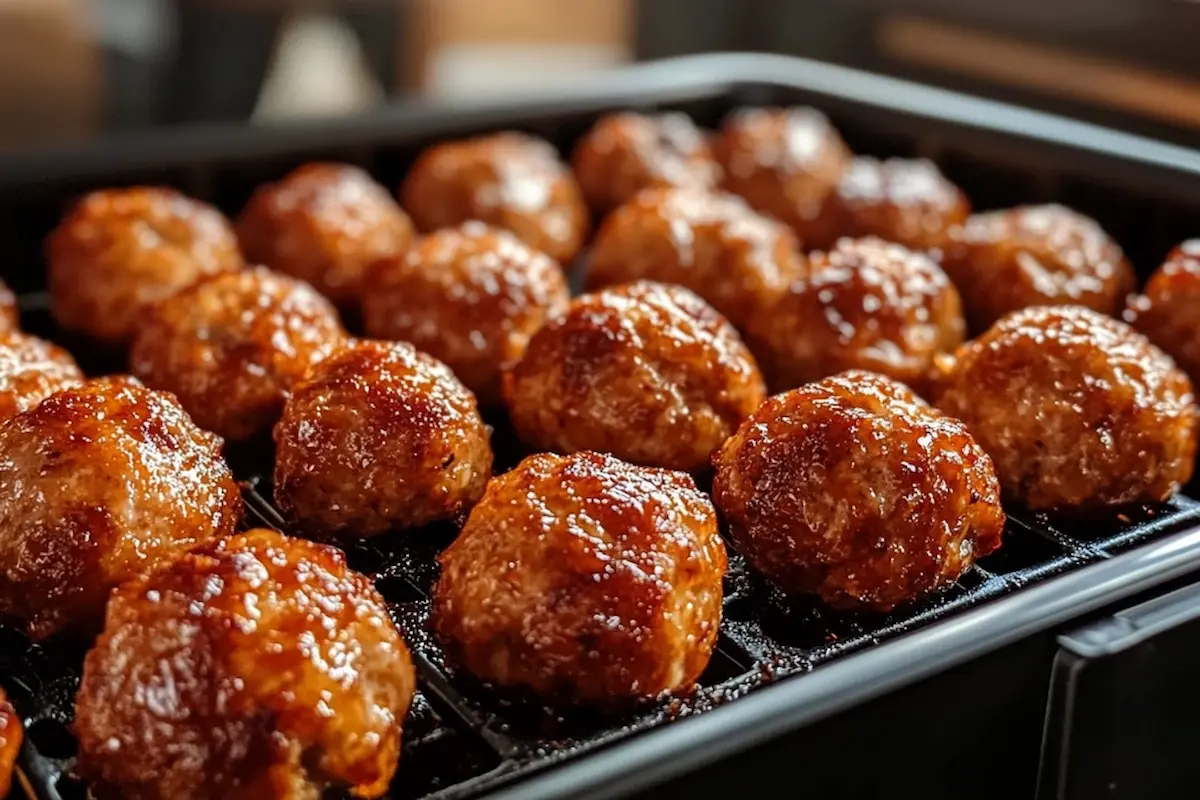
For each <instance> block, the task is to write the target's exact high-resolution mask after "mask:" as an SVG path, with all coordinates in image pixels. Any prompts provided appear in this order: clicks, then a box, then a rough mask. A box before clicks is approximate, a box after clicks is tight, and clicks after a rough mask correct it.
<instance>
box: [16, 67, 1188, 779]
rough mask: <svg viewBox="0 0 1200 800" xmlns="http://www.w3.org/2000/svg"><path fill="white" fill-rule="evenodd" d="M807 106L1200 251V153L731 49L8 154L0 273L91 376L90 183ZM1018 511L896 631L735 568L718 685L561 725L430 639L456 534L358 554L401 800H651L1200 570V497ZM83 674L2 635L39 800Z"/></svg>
mask: <svg viewBox="0 0 1200 800" xmlns="http://www.w3.org/2000/svg"><path fill="white" fill-rule="evenodd" d="M791 103H805V104H811V105H815V106H817V107H819V108H822V109H823V110H825V111H826V112H827V113H828V114H829V115H830V116H831V118H832V119H833V121H834V123H835V124H836V125H837V126H838V128H839V129H840V130H841V131H842V132H843V135H844V136H845V137H846V139H847V141H848V142H849V143H850V145H851V146H852V147H853V148H854V149H855V150H856V151H858V152H861V153H867V154H873V155H879V156H887V155H899V156H910V157H911V156H924V157H928V158H932V159H934V160H935V161H937V162H938V163H939V165H940V166H941V167H942V169H943V170H944V171H945V172H946V173H947V174H948V175H949V177H950V178H951V179H952V180H954V181H956V182H957V183H958V184H959V185H961V186H962V187H963V188H964V189H965V190H966V191H967V193H968V194H969V195H970V196H971V198H972V200H973V201H974V203H975V206H976V207H977V208H991V207H1002V206H1006V205H1012V204H1016V203H1019V202H1035V201H1050V200H1054V201H1059V202H1063V203H1066V204H1068V205H1070V206H1072V207H1074V208H1077V209H1079V210H1081V211H1083V212H1085V213H1089V214H1091V215H1093V216H1095V217H1096V218H1098V219H1099V220H1100V221H1101V223H1102V224H1103V225H1104V226H1105V227H1106V228H1107V229H1108V230H1109V231H1110V232H1112V233H1113V234H1114V235H1115V236H1116V237H1117V238H1118V240H1119V241H1120V242H1121V244H1122V245H1123V246H1124V247H1125V249H1126V251H1127V252H1128V253H1129V255H1130V257H1131V258H1132V260H1133V261H1134V263H1135V264H1136V265H1137V266H1138V268H1139V270H1140V271H1141V272H1142V273H1143V275H1144V274H1145V273H1146V272H1148V271H1149V270H1150V269H1152V268H1153V267H1154V266H1155V265H1156V264H1157V263H1158V261H1159V260H1161V257H1162V256H1163V254H1164V253H1165V252H1166V251H1167V249H1169V247H1170V246H1171V245H1173V244H1174V243H1176V242H1177V241H1178V240H1181V239H1183V238H1186V236H1187V235H1188V234H1197V233H1200V214H1197V210H1198V209H1200V154H1197V153H1194V152H1192V151H1189V150H1183V149H1180V148H1176V147H1171V146H1167V145H1162V144H1158V143H1155V142H1151V141H1148V140H1144V139H1139V138H1135V137H1131V136H1125V135H1122V134H1119V133H1115V132H1111V131H1106V130H1103V129H1099V128H1095V127H1091V126H1087V125H1082V124H1077V123H1073V122H1069V121H1067V120H1063V119H1059V118H1055V117H1052V116H1047V115H1044V114H1039V113H1034V112H1029V111H1025V110H1022V109H1019V108H1015V107H1012V106H1006V105H1001V104H997V103H991V102H988V101H982V100H978V99H974V98H970V97H966V96H963V95H958V94H953V93H949V92H945V91H941V90H934V89H929V88H926V87H921V86H918V85H915V84H911V83H906V82H901V81H895V80H891V79H887V78H882V77H877V76H872V75H867V74H865V73H860V72H855V71H851V70H846V69H842V68H837V67H832V66H829V65H824V64H819V63H815V62H809V61H803V60H799V59H790V58H782V57H773V56H765V57H764V56H746V55H723V56H701V57H688V58H682V59H675V60H671V61H666V62H659V63H655V64H649V65H643V66H639V67H635V68H631V69H628V70H625V71H623V72H620V73H617V74H614V75H610V76H606V77H605V78H604V79H603V80H602V81H600V82H598V83H595V84H592V85H587V86H582V87H580V88H579V89H578V90H577V91H575V92H573V93H572V94H571V95H570V96H564V97H560V98H550V99H547V98H540V99H538V100H536V101H521V100H515V101H506V102H502V103H497V104H493V105H489V106H472V107H470V108H457V109H444V108H443V109H439V108H433V107H426V106H419V105H407V106H401V107H398V108H394V109H391V110H388V111H387V112H384V113H380V114H377V115H374V116H371V117H367V118H361V119H355V120H345V121H338V122H335V123H320V124H308V125H304V126H301V127H292V128H288V129H273V128H270V127H267V128H256V129H250V130H245V129H232V128H211V129H189V130H181V131H175V132H170V133H163V134H153V135H148V136H145V137H142V138H133V139H125V140H121V141H114V142H101V143H97V144H92V145H87V146H85V147H82V148H78V149H74V150H71V151H65V152H56V153H44V154H34V155H25V156H21V157H12V158H9V159H8V160H0V241H3V242H4V244H5V248H6V250H5V258H4V259H3V264H2V265H0V272H3V277H4V278H5V279H6V280H8V281H9V282H10V283H11V284H12V285H13V286H14V287H15V288H16V289H17V290H18V291H19V292H20V293H21V295H22V298H21V299H22V304H23V319H24V322H25V325H26V326H27V327H29V328H30V329H31V330H33V331H34V332H37V333H40V334H42V335H46V336H49V337H51V338H56V339H59V340H60V341H63V342H64V343H66V344H68V346H72V347H73V349H74V351H75V352H76V355H77V356H79V357H80V359H81V363H83V364H84V366H85V368H88V369H89V371H91V372H104V371H114V370H119V369H121V366H122V365H121V364H120V363H119V362H118V363H112V362H111V361H110V360H108V358H107V357H105V356H103V355H101V354H96V353H92V352H89V350H88V348H87V345H86V343H82V344H81V343H79V342H76V341H70V340H69V339H65V338H64V337H63V336H62V335H60V332H58V331H56V330H55V329H54V327H53V325H52V323H51V322H50V319H49V315H48V314H47V313H46V310H45V298H44V295H42V294H40V291H41V290H42V289H43V288H44V271H43V270H42V269H41V256H40V244H41V241H42V239H43V238H44V236H45V234H46V233H47V232H48V231H49V230H50V228H51V227H52V226H53V225H54V224H55V222H56V221H57V220H58V218H59V216H60V215H61V214H62V212H63V210H64V209H65V207H66V206H67V204H68V203H69V202H70V201H71V200H72V199H73V198H74V197H76V196H77V195H78V194H79V193H80V192H82V191H85V190H87V189H91V188H98V187H102V186H112V185H127V184H132V183H165V184H169V185H174V186H177V187H178V188H180V189H182V190H183V191H186V192H189V193H191V194H193V195H196V196H198V197H201V198H204V199H208V200H210V201H213V202H215V203H216V204H218V205H219V206H221V207H222V208H223V209H224V210H225V211H227V212H231V213H234V212H236V211H237V210H238V209H239V208H240V207H241V205H242V203H243V202H244V201H245V200H246V199H247V197H248V196H249V193H250V192H251V191H252V190H253V188H254V187H255V186H256V185H257V184H258V183H260V182H262V181H265V180H269V179H273V178H275V177H278V176H279V175H280V174H282V173H283V172H284V171H286V170H287V169H289V168H291V167H293V166H295V165H297V164H299V163H301V162H303V161H308V160H313V159H337V160H344V161H350V162H354V163H358V164H361V165H362V166H364V167H366V168H368V169H370V170H371V171H372V172H373V173H374V175H375V176H376V177H377V178H378V179H380V180H381V181H383V182H384V183H385V184H387V185H391V186H395V185H396V184H397V183H398V181H399V179H400V177H401V176H402V175H403V173H404V170H405V168H406V166H407V165H408V164H409V163H411V161H412V159H413V157H414V155H415V154H416V153H417V152H418V150H419V149H420V148H421V147H423V146H425V145H427V144H429V143H431V142H433V141H437V140H439V139H445V138H450V137H459V136H465V135H468V134H473V133H479V132H484V131H488V130H497V129H503V128H520V129H524V130H527V131H530V132H532V133H536V134H539V135H542V136H545V137H547V138H548V139H550V140H551V141H553V142H554V143H555V144H557V145H558V146H559V147H560V148H562V149H563V150H564V152H565V151H566V150H567V149H568V148H569V147H570V145H571V144H572V142H573V141H574V140H575V139H576V138H578V136H579V135H580V134H581V133H582V132H583V131H585V130H586V129H587V127H588V126H589V125H590V124H591V123H592V122H593V121H594V120H595V119H596V118H597V116H598V115H599V114H600V113H602V112H604V111H608V110H612V109H618V108H636V109H679V110H683V111H686V112H688V113H690V114H691V115H692V116H693V117H694V118H695V119H697V121H698V122H700V123H702V124H705V125H709V126H715V125H716V124H717V123H718V121H719V120H720V118H721V117H722V116H723V115H724V114H725V113H726V112H728V111H729V110H731V109H732V108H734V107H736V106H740V105H765V104H791ZM578 274H579V270H578V268H576V270H575V273H574V275H575V277H576V279H577V278H578ZM491 422H492V424H493V425H495V427H496V434H495V439H496V442H495V444H496V449H497V458H498V467H500V468H505V467H507V466H511V465H512V464H513V463H515V462H516V460H517V459H518V458H519V457H520V456H521V455H522V452H521V450H520V448H519V447H518V446H517V445H516V443H515V440H514V439H513V437H512V435H511V432H510V431H509V430H508V429H507V427H506V425H505V424H504V422H503V420H491ZM270 448H271V444H270V442H269V440H263V441H260V442H257V443H251V444H249V445H245V446H240V447H237V448H234V449H233V450H231V452H229V453H228V455H229V457H230V461H231V463H232V464H233V466H234V469H235V472H236V473H237V474H238V477H239V478H240V479H241V480H243V481H244V486H245V496H246V501H247V520H246V523H247V524H254V525H269V526H277V527H282V528H284V529H286V525H285V524H284V522H283V521H282V519H281V518H280V517H279V515H278V513H277V512H276V510H275V509H274V507H273V506H272V503H271V500H270V498H271V491H270V486H269V480H270V464H271V458H272V454H271V449H270ZM1008 512H1009V515H1010V519H1009V523H1008V526H1007V529H1006V531H1005V537H1004V546H1003V548H1002V549H1001V550H1000V551H998V552H997V553H995V554H993V555H991V556H989V557H987V558H985V559H983V560H982V561H981V562H980V563H979V564H978V565H977V566H975V567H973V568H972V569H971V570H970V571H969V572H968V573H967V574H966V575H964V576H963V578H962V579H961V580H960V581H959V582H958V584H957V585H955V586H953V587H951V588H950V589H949V590H948V591H946V592H944V593H943V594H941V595H940V596H938V597H937V598H935V599H933V600H931V601H929V602H926V603H923V604H920V605H917V606H914V607H911V608H907V609H903V610H900V611H897V612H895V613H892V614H888V615H882V616H881V615H867V614H846V613H836V612H833V611H830V610H828V609H826V608H824V607H822V606H821V605H820V603H818V602H816V601H813V602H799V603H797V602H792V603H791V604H788V603H786V602H784V601H783V600H782V599H781V598H780V597H778V596H777V595H776V594H775V593H774V592H773V591H772V590H771V589H770V588H769V587H767V586H766V585H765V584H764V583H763V582H762V581H761V580H759V579H757V578H756V577H754V576H753V575H751V574H749V573H748V571H747V570H746V568H745V566H744V564H743V562H742V560H741V559H740V558H739V557H738V556H737V555H736V554H731V559H730V569H729V574H728V576H727V578H726V580H725V590H726V598H725V604H724V620H723V622H722V626H721V636H720V641H719V644H718V648H717V652H716V654H715V655H714V657H713V660H712V663H711V665H710V667H709V668H708V670H707V672H706V673H705V674H704V676H703V678H702V680H701V688H700V689H699V691H698V692H697V693H696V694H695V695H694V696H692V697H689V698H686V699H671V700H667V701H664V702H661V703H658V704H652V705H650V706H648V707H646V708H645V709H644V710H642V711H641V712H640V713H635V714H630V715H628V716H625V717H622V718H620V719H605V718H602V717H597V716H591V715H587V714H584V713H582V712H580V711H577V710H561V711H554V710H551V709H546V708H542V707H539V706H537V705H536V704H532V703H530V702H528V701H523V700H521V699H519V698H514V697H512V696H502V695H499V694H497V693H495V692H493V691H491V690H489V689H487V688H486V687H483V686H480V685H478V684H477V683H475V682H474V681H472V680H471V679H470V678H469V677H467V676H462V675H455V674H453V673H452V672H451V671H450V670H448V669H447V668H446V667H445V665H444V664H443V662H442V657H441V653H440V650H439V649H438V647H437V645H436V644H435V643H434V642H433V641H432V640H431V638H430V636H429V635H428V633H427V631H426V621H427V618H428V613H429V591H430V587H431V585H432V583H433V581H434V580H435V577H436V569H437V566H436V561H435V556H436V554H437V553H438V551H439V550H440V549H441V548H442V547H444V546H445V544H446V543H447V542H448V541H449V540H450V539H451V538H452V536H453V531H451V530H449V529H448V528H445V527H435V528H432V529H429V530H426V531H421V532H416V533H410V534H404V535H397V536H391V537H384V538H383V539H381V540H378V541H373V542H370V543H364V544H357V545H351V546H349V548H348V552H349V555H350V560H351V563H352V565H353V566H355V567H356V568H358V569H360V570H363V571H365V572H367V573H370V574H372V575H374V576H375V578H376V581H377V585H378V586H379V588H380V590H381V591H382V592H383V594H384V596H385V597H386V598H387V600H388V601H389V603H390V606H391V608H392V611H393V613H394V615H395V617H396V619H397V621H398V622H399V624H400V625H401V626H402V629H403V631H404V633H405V638H406V640H407V641H408V643H409V646H410V648H411V649H412V651H413V655H414V659H415V661H416V665H417V670H418V674H419V688H420V690H419V694H418V696H417V698H416V700H415V702H414V704H413V710H412V712H411V713H410V715H409V718H408V720H407V721H406V722H405V724H404V751H403V756H402V758H401V760H400V766H399V770H398V772H397V775H396V779H395V781H394V782H393V785H392V790H391V794H390V796H391V797H393V798H435V797H436V798H468V797H479V796H483V795H485V794H495V796H502V797H513V798H517V797H520V798H540V797H545V798H552V797H564V796H570V795H578V796H583V795H586V796H588V797H609V796H614V795H617V794H621V793H625V792H629V791H634V790H640V789H645V788H646V787H648V786H652V785H654V784H656V783H658V782H661V781H664V780H667V779H669V778H671V777H673V776H678V775H681V774H683V773H685V772H687V771H689V770H692V769H696V768H698V767H699V766H701V765H703V764H706V763H711V762H712V761H714V760H716V759H719V758H726V757H729V756H730V754H732V753H734V752H737V751H741V750H746V749H749V748H751V747H752V746H754V745H756V744H759V743H761V742H764V741H767V740H769V739H771V738H773V737H778V736H781V735H782V734H784V733H786V732H787V731H789V730H794V729H797V728H800V727H802V726H805V725H809V724H811V723H813V722H814V721H816V720H819V719H822V718H825V717H828V716H830V715H833V714H835V713H837V712H839V711H842V710H845V709H849V708H851V707H854V706H856V705H858V704H861V703H863V702H865V701H867V700H869V699H871V698H873V697H877V696H880V695H882V694H884V693H885V692H888V691H891V690H893V689H896V688H898V687H901V686H905V685H907V684H912V683H914V682H916V681H919V680H921V679H926V678H929V677H930V676H934V675H937V674H939V673H942V672H944V671H945V670H947V669H949V668H950V667H953V666H954V665H957V664H961V663H963V662H966V661H968V660H970V659H973V658H976V657H978V656H980V655H983V654H985V653H987V652H989V651H992V650H996V649H998V648H1000V647H1002V646H1004V645H1007V644H1010V643H1013V642H1016V641H1018V640H1022V639H1023V638H1024V637H1028V636H1031V635H1033V634H1035V633H1039V632H1043V631H1046V630H1048V629H1050V628H1052V627H1053V626H1055V625H1057V624H1059V623H1061V622H1063V621H1065V620H1068V619H1072V618H1076V617H1079V616H1081V615H1083V614H1085V613H1087V612H1089V611H1092V610H1094V609H1097V608H1099V607H1101V606H1103V605H1107V604H1110V603H1112V602H1114V601H1117V600H1120V599H1122V598H1124V597H1127V596H1130V595H1133V594H1135V593H1137V592H1141V591H1145V590H1147V589H1149V588H1152V587H1154V586H1158V585H1160V584H1163V583H1165V582H1167V581H1169V580H1171V579H1173V578H1176V577H1179V576H1181V575H1183V574H1186V573H1189V572H1191V571H1194V570H1197V569H1200V503H1198V502H1197V501H1194V500H1192V499H1190V498H1189V497H1187V496H1180V497H1178V498H1176V499H1174V500H1173V501H1171V502H1170V503H1166V504H1163V505H1161V506H1155V507H1139V508H1128V509H1122V510H1120V511H1115V512H1113V513H1112V514H1110V515H1107V516H1106V517H1104V518H1101V519H1089V520H1069V519H1050V518H1047V517H1045V516H1043V515H1035V514H1029V513H1024V512H1022V511H1021V510H1019V509H1015V508H1009V509H1008ZM81 658H82V650H81V649H79V647H78V646H76V645H71V644H69V643H61V642H60V643H51V644H46V645H31V644H30V643H29V642H27V641H26V640H25V639H24V638H23V637H22V636H21V635H20V634H18V633H16V632H14V631H12V630H7V629H4V628H0V683H3V685H4V686H5V687H6V688H7V689H8V691H9V693H10V695H11V697H12V700H13V701H14V703H15V704H16V706H17V708H18V709H19V711H20V712H21V713H22V715H23V716H24V717H25V718H26V720H27V724H28V737H27V739H28V741H27V744H26V747H25V749H24V751H23V754H22V758H23V761H22V766H23V769H24V771H25V774H26V776H27V777H28V778H29V781H30V783H31V785H32V786H33V787H34V788H35V790H36V792H37V794H38V796H39V797H40V798H43V800H50V799H51V798H63V800H69V799H70V798H77V797H83V796H84V793H85V790H84V788H83V787H82V786H81V785H80V784H79V783H78V782H76V781H75V780H73V779H72V778H71V777H70V774H69V772H70V765H71V758H72V756H73V753H74V742H73V739H72V737H71V734H70V732H69V728H68V726H69V724H70V720H71V703H72V697H73V693H74V689H75V686H76V684H77V680H78V667H79V664H80V661H81ZM692 717H696V719H689V718H692ZM668 723H669V724H668ZM912 733H913V734H914V735H916V734H917V731H913V732H912ZM618 743H620V744H618ZM754 777H755V776H747V781H753V780H754Z"/></svg>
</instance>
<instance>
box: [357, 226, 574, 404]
mask: <svg viewBox="0 0 1200 800" xmlns="http://www.w3.org/2000/svg"><path fill="white" fill-rule="evenodd" d="M366 286H367V290H366V291H365V292H364V293H363V324H364V326H365V328H366V332H367V334H368V335H370V336H374V337H376V338H379V339H399V340H403V341H406V342H410V343H411V344H412V345H414V346H415V347H416V348H417V349H419V350H422V351H424V352H426V353H429V354H430V355H432V356H433V357H435V358H437V359H439V360H440V361H442V362H443V363H444V364H446V366H448V367H450V369H452V370H454V374H455V375H457V376H458V378H459V380H461V381H462V382H463V383H464V384H466V386H467V388H468V389H470V390H471V391H473V392H474V393H475V395H476V396H477V397H478V399H479V401H480V403H481V404H483V405H485V406H491V405H495V404H497V403H498V402H499V401H500V370H501V368H502V367H503V366H504V365H505V364H507V363H509V362H510V361H512V360H514V359H516V358H519V357H520V356H521V353H523V352H524V351H525V345H526V344H528V342H529V337H530V336H532V335H533V332H534V331H536V330H537V329H538V328H540V327H541V326H542V323H543V322H545V321H546V319H547V318H548V317H551V316H554V315H555V314H558V313H559V312H561V311H562V310H563V309H565V308H566V306H567V303H568V302H569V300H570V298H571V295H570V291H569V290H568V288H567V281H566V278H565V277H564V276H563V273H562V269H561V268H560V267H559V265H558V263H557V262H555V261H554V259H552V258H550V257H549V256H547V255H544V254H543V253H539V252H538V251H536V250H533V249H532V248H530V247H529V246H528V245H526V244H525V243H524V242H522V241H521V240H520V239H518V238H517V237H516V236H514V235H513V234H511V233H509V232H508V231H505V230H500V229H497V228H492V227H489V226H487V225H485V224H483V223H481V222H468V223H465V224H463V225H462V226H460V227H458V228H444V229H442V230H440V231H436V232H434V233H431V234H430V235H428V236H426V237H424V238H423V239H421V240H419V241H418V242H417V244H416V245H415V246H414V247H413V249H412V250H410V251H409V252H408V253H407V254H406V255H404V256H401V257H399V258H394V259H388V260H386V261H380V262H378V263H377V264H376V265H375V266H374V267H373V268H372V270H371V272H370V273H369V275H368V277H367V281H366Z"/></svg>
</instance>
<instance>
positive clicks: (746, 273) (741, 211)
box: [587, 189, 804, 330]
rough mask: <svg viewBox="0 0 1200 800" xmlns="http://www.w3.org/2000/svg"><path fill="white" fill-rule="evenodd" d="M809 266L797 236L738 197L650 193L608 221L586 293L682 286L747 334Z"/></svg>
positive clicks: (677, 191)
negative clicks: (646, 284)
mask: <svg viewBox="0 0 1200 800" xmlns="http://www.w3.org/2000/svg"><path fill="white" fill-rule="evenodd" d="M803 264H804V258H803V256H801V255H800V253H799V250H798V245H797V242H796V237H795V236H794V235H792V232H791V230H790V229H788V228H787V226H785V225H782V224H780V223H778V222H775V221H774V220H771V219H769V218H767V217H764V216H761V215H760V214H758V213H756V212H755V211H753V210H751V209H750V207H749V206H747V205H746V204H745V203H743V202H742V201H741V199H740V198H738V197H737V196H736V195H731V194H716V193H708V192H700V191H695V190H688V189H661V190H653V189H651V190H647V191H645V192H642V193H641V194H639V195H638V196H637V198H635V199H634V200H633V201H631V202H629V203H627V204H625V205H623V206H621V207H620V208H618V209H617V210H616V211H614V212H613V213H612V214H610V215H609V216H608V218H607V219H605V221H604V224H603V225H602V226H601V227H600V231H599V232H598V233H597V235H596V239H595V241H594V242H593V243H592V251H591V254H590V255H589V258H588V275H587V285H588V288H589V289H593V290H594V289H600V288H602V287H605V286H611V285H614V284H619V283H628V282H631V281H637V280H643V279H645V280H652V281H661V282H663V283H674V284H678V285H680V286H684V287H686V288H688V289H691V290H692V291H693V292H695V293H697V294H698V295H700V296H701V297H703V298H704V299H705V300H706V301H707V302H709V303H711V304H712V306H713V308H715V309H717V311H719V312H721V313H722V314H724V315H725V317H726V318H727V319H729V321H730V322H732V323H733V324H734V325H735V326H737V327H738V328H739V329H742V330H745V329H746V327H747V326H748V325H749V324H750V322H751V321H752V320H754V319H755V317H758V316H760V315H761V314H762V313H763V312H764V311H765V310H766V309H768V308H770V306H771V305H772V304H773V303H774V301H775V299H776V298H777V297H778V296H779V295H780V294H781V293H782V292H783V291H784V290H785V289H786V288H787V286H788V285H789V284H790V283H791V282H792V281H793V280H794V279H795V278H796V277H797V276H798V275H799V274H800V272H801V269H802V267H803Z"/></svg>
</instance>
